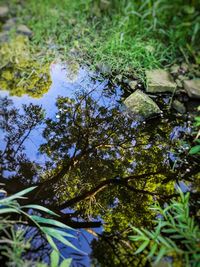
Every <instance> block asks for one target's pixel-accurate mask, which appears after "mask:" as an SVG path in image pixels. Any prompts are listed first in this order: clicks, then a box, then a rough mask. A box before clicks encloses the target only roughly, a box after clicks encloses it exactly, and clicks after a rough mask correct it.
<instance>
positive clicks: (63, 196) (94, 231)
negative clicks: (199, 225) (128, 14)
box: [0, 61, 200, 266]
mask: <svg viewBox="0 0 200 267" xmlns="http://www.w3.org/2000/svg"><path fill="white" fill-rule="evenodd" d="M4 76H5V75H4ZM29 79H32V77H31V76H30V77H29ZM40 79H41V80H42V81H43V82H42V83H40V85H41V86H40V87H35V88H33V89H34V90H36V91H37V94H35V95H33V94H31V93H30V92H28V91H26V92H23V93H21V92H20V94H17V92H16V91H13V90H12V88H10V90H9V88H6V89H7V90H4V91H3V90H1V91H0V101H1V114H0V116H1V121H0V125H1V130H0V133H1V143H0V150H1V154H0V155H1V179H0V183H4V184H5V187H6V190H7V192H8V193H9V194H13V193H15V192H17V191H20V190H22V189H23V188H26V187H30V186H32V185H37V188H36V190H35V191H34V192H33V193H32V194H30V196H29V198H28V199H27V200H23V201H22V202H23V203H34V204H36V203H37V204H42V205H45V206H46V207H48V208H50V209H51V210H53V211H55V212H58V213H59V214H60V215H61V217H60V221H62V222H64V223H66V224H67V225H69V226H71V227H73V228H75V229H77V232H76V235H77V239H75V240H73V239H72V240H70V241H71V242H72V243H73V244H74V245H75V246H76V247H78V248H79V249H80V250H81V251H83V252H85V254H83V253H79V252H77V251H74V250H73V249H69V248H62V252H63V253H64V254H65V255H67V256H68V257H72V258H73V266H140V264H142V262H143V260H144V257H143V256H141V257H138V256H137V257H136V256H135V255H134V249H133V245H131V244H130V243H129V242H128V238H127V236H128V234H129V233H130V227H129V226H130V224H132V225H134V226H136V227H144V226H149V225H151V224H152V220H153V218H154V215H153V213H152V212H151V211H150V210H149V209H148V208H149V206H150V205H151V204H152V203H154V202H155V200H159V201H160V202H161V203H165V202H166V201H168V200H169V199H170V198H171V197H172V195H173V194H174V193H175V187H176V186H177V185H179V186H180V187H181V188H182V190H183V191H187V190H190V191H192V192H194V193H195V191H196V188H198V179H196V178H198V177H197V175H198V173H199V163H200V162H199V159H197V158H193V157H189V156H188V145H187V139H188V138H190V137H189V136H190V134H191V126H192V121H191V118H190V115H189V113H186V114H183V115H177V114H176V113H175V112H174V111H171V110H169V109H168V106H169V103H170V99H171V96H170V95H164V96H157V98H156V101H157V103H158V105H159V106H160V107H161V108H162V110H163V111H164V113H163V115H161V116H158V117H156V118H153V119H150V120H146V121H145V120H139V119H138V118H137V117H136V116H134V115H133V114H130V112H128V111H127V110H126V108H125V107H124V105H123V98H124V97H125V96H126V95H127V91H126V86H125V85H124V84H123V85H122V84H116V83H114V82H111V81H110V80H109V79H105V78H103V77H102V76H101V75H100V74H99V73H96V72H93V71H91V70H89V68H87V67H81V66H79V65H78V64H76V63H74V64H73V65H72V64H69V63H62V62H56V61H55V62H53V63H52V64H51V66H50V76H45V75H41V77H40ZM22 82H23V81H22ZM19 83H21V81H19V82H18V84H19ZM47 84H48V85H49V87H48V88H47V90H46V89H45V90H43V88H42V86H47ZM11 86H13V85H11V84H10V87H11ZM193 104H194V103H189V102H188V110H190V112H192V111H194V110H195V105H193ZM181 140H182V141H181ZM195 208H196V209H197V202H196V199H195V194H194V202H193V206H192V209H195ZM33 245H34V246H35V248H34V249H35V251H30V255H31V256H30V257H31V258H33V257H35V258H37V257H38V255H41V257H43V258H45V257H46V256H45V252H46V250H45V249H44V248H43V249H41V247H40V242H39V243H38V242H35V243H34V244H33ZM41 251H42V252H44V253H41ZM141 266H144V265H141Z"/></svg>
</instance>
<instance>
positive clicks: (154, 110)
mask: <svg viewBox="0 0 200 267" xmlns="http://www.w3.org/2000/svg"><path fill="white" fill-rule="evenodd" d="M124 104H125V105H126V107H127V108H128V109H129V110H130V111H131V112H132V113H133V114H135V115H139V116H142V117H144V118H149V117H151V116H153V115H156V114H159V113H161V110H160V108H159V107H158V105H157V104H156V103H155V102H154V101H153V100H152V99H151V98H150V97H149V96H148V95H146V94H145V93H143V92H142V91H140V90H136V91H135V92H134V93H132V94H131V95H130V96H129V97H127V98H126V99H125V100H124Z"/></svg>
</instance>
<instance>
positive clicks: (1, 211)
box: [0, 187, 77, 267]
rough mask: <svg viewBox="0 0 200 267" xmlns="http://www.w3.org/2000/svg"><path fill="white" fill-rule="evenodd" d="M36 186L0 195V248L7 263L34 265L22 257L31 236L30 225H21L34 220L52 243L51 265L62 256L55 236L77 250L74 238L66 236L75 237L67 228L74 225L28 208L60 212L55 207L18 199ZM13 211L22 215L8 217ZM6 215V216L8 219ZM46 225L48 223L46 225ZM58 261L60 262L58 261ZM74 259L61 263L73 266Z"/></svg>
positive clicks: (46, 211)
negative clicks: (71, 240)
mask: <svg viewBox="0 0 200 267" xmlns="http://www.w3.org/2000/svg"><path fill="white" fill-rule="evenodd" d="M34 189H35V187H30V188H27V189H25V190H22V191H20V192H18V193H16V194H14V195H11V196H8V197H3V198H2V199H0V219H1V221H0V232H1V236H2V237H1V240H0V244H1V246H0V250H1V254H2V255H4V256H6V257H7V259H8V260H9V262H8V266H10V265H12V263H13V264H15V266H19V267H20V266H31V265H29V263H28V262H26V264H25V262H24V259H23V258H22V255H23V253H24V252H25V251H26V249H27V248H30V241H31V238H29V239H28V240H26V239H25V237H24V236H25V233H26V232H28V231H29V227H27V226H26V227H21V228H20V225H21V226H23V225H29V224H31V223H33V226H34V227H37V228H38V229H39V230H40V232H41V234H43V236H45V237H46V240H47V241H48V243H49V245H50V246H51V247H52V249H53V252H52V254H51V267H53V266H55V267H56V266H58V262H59V258H60V256H61V257H62V258H63V256H62V255H61V254H60V252H59V249H58V247H57V245H56V243H55V241H54V240H55V239H56V240H57V241H60V242H61V243H62V244H64V245H65V246H69V247H72V248H73V249H75V250H77V248H76V247H74V246H73V245H72V244H71V242H69V241H68V240H67V239H66V237H70V238H74V236H73V235H71V234H69V233H67V232H66V230H73V229H72V228H71V227H69V226H67V225H65V224H63V223H61V222H59V221H57V220H54V219H49V218H45V217H42V216H37V215H34V214H33V215H32V214H30V212H26V210H27V209H28V210H30V209H32V210H33V211H34V213H35V212H38V211H39V212H42V213H45V214H46V215H54V216H58V215H57V214H56V213H54V212H53V211H51V210H49V209H48V208H45V207H43V206H40V205H24V206H21V205H20V204H19V203H18V200H20V199H24V195H26V194H28V193H29V192H31V191H33V190H34ZM1 193H3V194H5V193H6V192H5V191H4V190H1ZM12 213H16V214H18V215H20V217H19V220H11V219H9V218H10V216H11V214H12ZM4 216H7V217H6V219H5V218H4ZM45 225H47V226H45ZM55 263H56V264H57V265H55ZM70 263H71V260H69V259H66V260H64V261H63V262H62V263H61V265H60V266H70ZM37 266H46V265H42V264H40V265H37Z"/></svg>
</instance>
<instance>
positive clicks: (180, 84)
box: [175, 79, 183, 88]
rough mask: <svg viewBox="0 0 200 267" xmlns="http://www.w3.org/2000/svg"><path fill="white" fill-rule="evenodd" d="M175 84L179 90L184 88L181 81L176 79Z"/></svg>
mask: <svg viewBox="0 0 200 267" xmlns="http://www.w3.org/2000/svg"><path fill="white" fill-rule="evenodd" d="M175 82H176V84H177V86H178V87H179V88H181V87H183V84H182V81H180V80H179V79H176V80H175Z"/></svg>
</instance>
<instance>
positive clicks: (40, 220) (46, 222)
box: [30, 215, 75, 231]
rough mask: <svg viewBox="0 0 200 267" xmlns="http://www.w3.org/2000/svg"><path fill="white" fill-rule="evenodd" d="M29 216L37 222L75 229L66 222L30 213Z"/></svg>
mask: <svg viewBox="0 0 200 267" xmlns="http://www.w3.org/2000/svg"><path fill="white" fill-rule="evenodd" d="M30 217H31V218H32V219H33V220H35V221H36V222H39V223H45V224H51V225H53V226H55V227H60V228H65V229H70V230H73V231H75V229H73V228H71V227H69V226H67V225H66V224H64V223H61V222H59V221H56V220H53V219H47V218H43V217H39V216H37V215H31V216H30Z"/></svg>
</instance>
